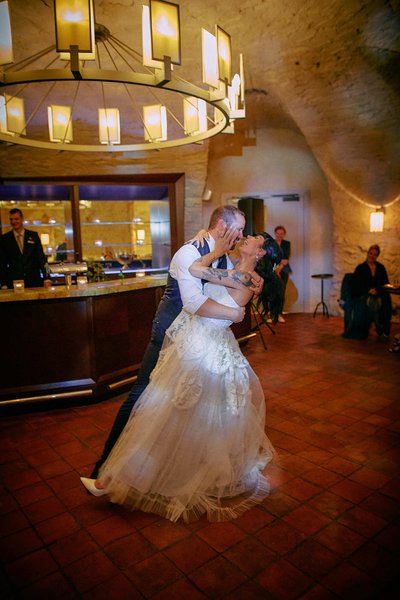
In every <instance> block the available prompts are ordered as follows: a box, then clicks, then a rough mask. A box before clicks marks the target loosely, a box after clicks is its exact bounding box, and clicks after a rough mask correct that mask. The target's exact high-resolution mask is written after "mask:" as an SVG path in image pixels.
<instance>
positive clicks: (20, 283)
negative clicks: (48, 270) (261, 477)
mask: <svg viewBox="0 0 400 600" xmlns="http://www.w3.org/2000/svg"><path fill="white" fill-rule="evenodd" d="M13 286H14V292H23V291H24V289H25V283H24V280H23V279H14V281H13Z"/></svg>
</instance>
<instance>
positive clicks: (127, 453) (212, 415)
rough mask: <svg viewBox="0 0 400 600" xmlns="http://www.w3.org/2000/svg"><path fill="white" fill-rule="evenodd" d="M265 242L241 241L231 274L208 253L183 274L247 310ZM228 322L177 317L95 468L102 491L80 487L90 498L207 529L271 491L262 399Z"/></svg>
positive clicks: (222, 299)
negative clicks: (206, 523)
mask: <svg viewBox="0 0 400 600" xmlns="http://www.w3.org/2000/svg"><path fill="white" fill-rule="evenodd" d="M263 242H264V239H263V238H262V237H261V236H258V237H251V236H248V237H247V238H246V239H244V240H242V241H241V243H240V245H239V248H238V249H237V254H236V255H235V256H233V259H232V262H233V264H235V263H236V268H235V269H229V270H227V269H214V268H212V267H210V266H209V265H211V264H212V261H213V259H215V256H213V253H212V252H211V253H209V254H207V255H205V256H203V257H201V258H199V260H198V261H196V262H195V263H193V265H192V266H191V267H190V272H191V274H192V275H193V276H195V277H198V278H200V279H203V280H206V283H205V284H204V292H205V293H206V294H207V295H208V296H209V297H210V298H213V299H214V300H217V302H219V303H220V304H223V305H224V306H226V307H238V306H244V305H245V304H246V303H247V302H248V301H249V300H250V299H251V298H252V296H253V292H252V291H251V289H250V287H251V285H252V283H251V278H252V277H254V276H255V273H254V267H255V264H256V262H257V260H258V259H259V258H260V257H261V256H262V255H263V254H264V252H265V251H264V250H263V248H262V246H263ZM209 282H212V283H209ZM215 284H217V285H215ZM230 324H231V321H229V320H226V321H223V320H221V319H211V318H206V317H201V316H198V315H191V314H189V313H187V312H185V311H184V310H182V311H181V313H180V314H179V315H178V317H177V318H176V319H175V321H174V322H173V323H172V325H171V326H170V327H169V329H168V330H167V332H166V337H165V341H164V345H163V348H162V350H161V353H160V356H159V359H158V362H157V365H156V367H155V369H154V370H153V372H152V374H151V379H150V383H149V385H148V386H147V388H146V389H145V391H144V392H143V393H142V395H141V396H140V398H139V400H138V401H137V403H136V404H135V406H134V409H133V411H132V414H131V417H130V419H129V421H128V423H127V425H126V427H125V429H124V431H123V432H122V434H121V436H120V438H119V440H118V442H117V444H116V445H115V446H114V448H113V450H112V452H111V454H110V455H109V457H108V459H107V460H106V462H105V463H104V465H103V467H102V468H101V471H100V475H99V479H98V483H99V484H100V486H101V487H102V488H103V489H101V490H99V489H97V491H96V490H94V489H93V488H92V487H89V486H86V483H87V481H86V480H84V479H82V482H83V483H84V485H85V486H86V487H88V489H89V490H90V491H91V492H92V493H94V494H95V495H101V494H108V496H109V498H110V500H111V501H112V502H114V503H118V504H123V505H126V506H128V507H129V508H131V509H139V510H143V511H145V512H152V513H156V514H158V515H161V516H163V517H166V518H167V519H170V520H171V521H177V520H178V519H180V518H182V519H183V520H184V521H186V522H189V521H192V520H196V519H199V518H200V517H201V515H202V514H206V516H207V518H208V519H209V520H210V521H226V520H230V519H234V518H236V517H238V516H239V515H241V514H242V513H243V512H244V511H245V510H247V509H249V508H250V507H251V506H253V505H254V504H256V503H258V502H261V501H262V500H263V499H264V498H265V496H266V495H267V494H268V491H269V485H268V481H267V479H266V478H265V476H264V475H263V473H262V471H263V469H264V468H265V466H266V465H267V464H268V462H269V461H270V460H271V458H272V455H273V449H272V446H271V444H270V442H269V440H268V438H267V436H266V435H265V430H264V429H265V399H264V394H263V391H262V388H261V385H260V382H259V380H258V378H257V376H256V375H255V373H254V371H253V370H252V369H251V367H250V365H249V363H248V361H247V360H246V358H245V357H244V356H243V354H242V353H241V351H240V348H239V345H238V342H237V341H236V339H235V336H234V335H233V333H232V331H231V330H230V328H229V326H230ZM89 481H91V480H89Z"/></svg>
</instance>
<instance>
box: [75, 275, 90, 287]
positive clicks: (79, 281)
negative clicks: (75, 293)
mask: <svg viewBox="0 0 400 600" xmlns="http://www.w3.org/2000/svg"><path fill="white" fill-rule="evenodd" d="M87 282H88V281H87V277H86V275H78V276H77V278H76V283H77V285H78V287H79V288H82V287H85V285H86V284H87Z"/></svg>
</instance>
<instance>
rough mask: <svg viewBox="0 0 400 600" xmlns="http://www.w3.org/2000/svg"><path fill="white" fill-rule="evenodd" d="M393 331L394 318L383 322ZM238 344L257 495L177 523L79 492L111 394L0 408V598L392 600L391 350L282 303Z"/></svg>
mask: <svg viewBox="0 0 400 600" xmlns="http://www.w3.org/2000/svg"><path fill="white" fill-rule="evenodd" d="M394 330H395V331H394V332H396V331H398V330H399V324H398V323H397V324H395V325H394ZM263 331H264V335H265V339H266V341H267V343H268V351H266V352H265V351H264V350H263V348H262V345H261V340H260V338H259V336H257V337H256V338H254V339H252V340H250V341H249V342H248V344H247V345H246V346H245V347H244V349H243V351H244V353H245V354H246V356H247V357H248V359H249V360H250V363H251V364H252V365H253V367H254V369H255V370H256V372H257V373H258V375H259V377H260V379H261V381H262V384H263V386H264V390H265V394H266V397H267V408H268V421H267V428H268V433H269V436H270V438H271V440H272V442H273V443H274V445H275V447H276V449H277V451H278V457H277V460H276V461H275V462H274V463H273V464H272V465H271V466H270V468H269V469H268V473H269V475H270V478H271V482H272V493H271V496H270V497H269V498H268V499H266V500H265V501H264V503H263V504H262V505H260V506H258V507H256V508H253V509H252V510H251V511H249V512H248V513H246V514H245V515H243V516H242V517H241V518H239V519H237V520H236V521H233V522H229V523H224V524H210V523H208V522H207V521H205V520H201V521H200V522H198V523H194V524H191V525H190V526H187V525H184V524H172V523H170V522H169V521H166V520H163V519H160V518H158V517H157V516H154V515H150V514H144V513H140V512H128V511H127V510H125V509H123V508H121V507H119V506H116V505H112V504H109V503H107V501H106V500H105V499H103V498H94V497H91V496H89V495H88V494H87V493H86V492H85V491H84V489H83V487H82V486H81V484H80V481H79V475H88V474H89V473H90V470H91V467H92V464H93V463H94V461H95V459H96V457H97V456H98V454H99V451H100V449H101V447H102V444H103V441H104V440H105V437H106V433H107V431H108V429H109V427H110V426H111V423H112V421H113V417H114V415H115V413H116V411H117V409H118V407H119V405H120V402H121V400H122V396H120V397H117V398H114V399H110V400H106V401H104V402H102V403H99V404H96V405H89V406H74V407H70V408H68V409H66V408H65V407H64V408H60V407H58V408H57V409H55V408H53V407H52V408H50V407H49V406H47V407H42V408H41V409H40V410H37V409H36V410H34V407H30V408H29V409H27V408H25V409H24V410H23V411H20V413H19V414H10V412H8V414H6V415H3V418H2V420H1V425H0V427H1V438H0V439H1V442H0V448H1V451H0V461H1V464H2V468H1V473H2V487H1V498H0V501H1V521H0V523H1V527H0V535H1V542H2V544H1V558H2V567H1V582H0V588H1V590H2V592H1V596H2V598H22V599H24V598H26V599H29V600H30V599H34V598H40V599H42V598H46V599H47V598H51V599H53V598H65V599H68V598H87V599H90V598H94V599H96V600H100V599H106V598H107V599H108V598H110V599H117V600H120V599H121V600H122V599H125V598H127V599H128V598H129V599H133V600H135V599H139V598H154V599H157V600H173V599H184V600H186V599H189V600H191V599H193V600H196V599H199V600H200V599H201V598H203V599H204V598H227V599H230V600H233V599H235V600H236V599H239V600H242V599H243V600H247V599H248V600H250V599H258V598H267V599H269V598H270V599H283V600H289V599H292V598H303V599H310V600H311V599H330V598H349V599H351V600H356V599H366V598H376V599H386V598H398V597H400V580H399V574H398V573H399V562H400V561H399V558H400V510H399V507H400V479H399V458H400V437H399V434H400V403H399V401H400V393H399V390H400V363H399V360H400V356H399V354H393V353H390V352H388V348H389V347H390V342H388V341H381V340H379V339H378V338H377V337H376V335H375V334H374V333H372V334H371V336H370V338H369V339H368V341H362V342H360V341H352V340H344V339H343V338H342V337H341V335H340V334H341V331H342V319H341V318H338V317H333V318H332V317H331V318H329V319H327V318H324V317H322V315H317V316H316V318H315V319H314V318H313V317H312V316H311V315H288V317H287V320H286V323H285V324H281V325H277V326H276V331H277V334H276V335H275V336H272V334H271V333H270V332H269V331H268V330H267V329H266V328H265V330H264V328H263Z"/></svg>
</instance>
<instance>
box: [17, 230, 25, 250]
mask: <svg viewBox="0 0 400 600" xmlns="http://www.w3.org/2000/svg"><path fill="white" fill-rule="evenodd" d="M17 239H18V246H19V249H20V250H21V254H22V253H23V251H24V236H23V234H22V233H18V234H17Z"/></svg>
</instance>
